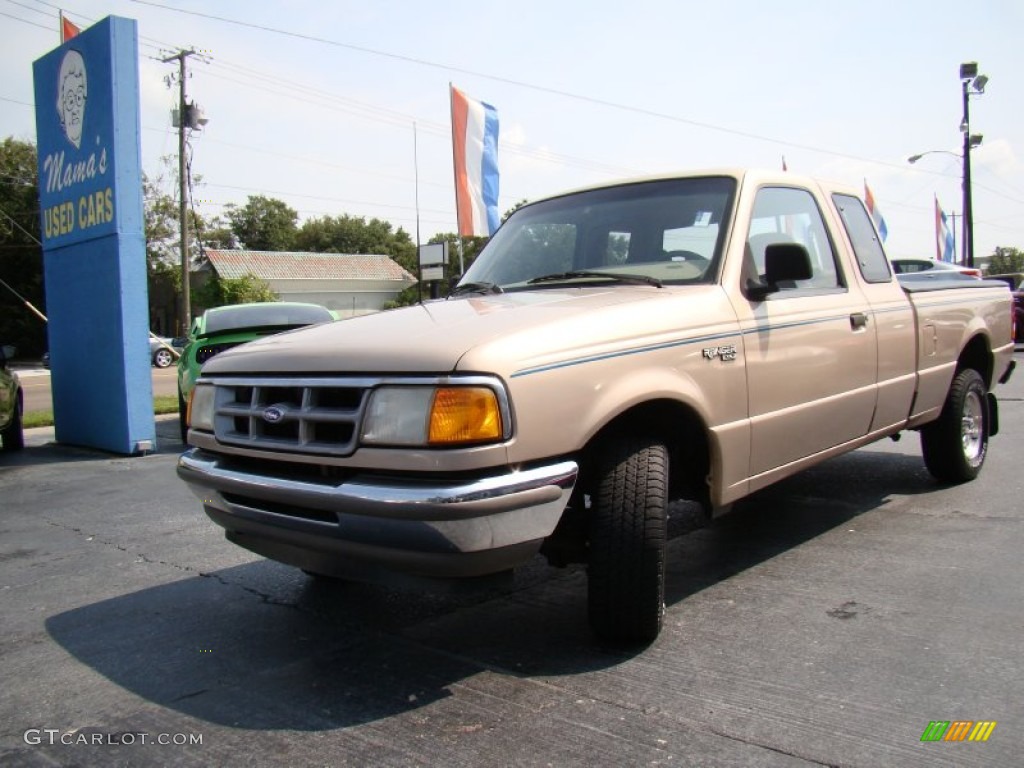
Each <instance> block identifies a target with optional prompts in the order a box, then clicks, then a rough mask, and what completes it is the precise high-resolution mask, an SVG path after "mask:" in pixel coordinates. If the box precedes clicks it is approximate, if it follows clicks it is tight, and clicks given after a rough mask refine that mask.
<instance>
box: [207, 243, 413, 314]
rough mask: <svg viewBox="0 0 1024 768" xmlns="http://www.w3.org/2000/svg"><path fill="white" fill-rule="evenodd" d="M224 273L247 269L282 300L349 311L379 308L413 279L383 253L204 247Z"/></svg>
mask: <svg viewBox="0 0 1024 768" xmlns="http://www.w3.org/2000/svg"><path fill="white" fill-rule="evenodd" d="M206 257H207V258H208V259H209V263H210V267H211V268H212V269H213V270H214V271H215V272H216V273H217V275H219V276H220V277H222V278H229V279H235V278H239V277H244V276H245V275H247V274H251V275H254V276H255V277H257V278H259V279H260V280H263V281H264V282H266V283H267V284H268V285H269V286H270V289H271V290H272V291H274V293H276V294H277V295H278V296H279V297H280V298H281V301H307V302H312V303H313V304H321V305H323V306H325V307H327V308H328V309H333V310H335V311H337V312H338V314H339V315H340V316H341V317H352V316H355V315H365V314H369V313H370V312H377V311H379V310H380V309H382V308H383V306H384V304H385V302H388V301H392V300H394V299H395V298H396V297H397V296H398V294H399V293H401V292H402V291H403V290H405V289H406V288H408V287H410V286H412V285H415V284H416V278H415V277H413V275H411V274H409V272H407V271H406V270H405V269H403V268H402V267H401V265H399V264H398V263H397V262H395V261H394V260H393V259H392V258H391V257H390V256H385V255H383V254H354V253H297V252H287V251H246V250H231V251H217V250H210V249H207V250H206Z"/></svg>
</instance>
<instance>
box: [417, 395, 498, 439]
mask: <svg viewBox="0 0 1024 768" xmlns="http://www.w3.org/2000/svg"><path fill="white" fill-rule="evenodd" d="M501 435H502V424H501V411H500V410H499V408H498V398H497V397H496V396H495V394H494V392H493V391H492V390H490V389H488V388H487V387H438V388H437V390H436V391H435V392H434V402H433V403H432V404H431V408H430V433H429V436H428V438H427V441H428V443H429V444H430V445H451V444H453V443H479V442H484V441H487V440H499V439H501Z"/></svg>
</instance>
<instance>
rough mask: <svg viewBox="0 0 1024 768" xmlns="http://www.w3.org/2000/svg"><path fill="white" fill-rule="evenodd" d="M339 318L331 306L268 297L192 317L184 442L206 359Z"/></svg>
mask: <svg viewBox="0 0 1024 768" xmlns="http://www.w3.org/2000/svg"><path fill="white" fill-rule="evenodd" d="M336 319H337V317H336V316H335V314H334V313H333V312H331V310H329V309H327V308H326V307H322V306H320V305H319V304H301V303H298V302H290V301H269V302H257V303H252V304H232V305H230V306H226V307H215V308H213V309H208V310H206V311H205V312H204V313H203V314H202V315H200V316H199V317H197V318H196V319H195V320H193V321H192V329H191V332H190V333H189V339H188V344H187V345H186V346H185V349H184V351H183V352H182V353H181V357H180V358H179V359H178V418H179V421H180V424H181V440H182V442H185V436H186V434H187V433H188V425H187V421H186V419H187V413H188V398H189V395H191V394H192V389H193V388H194V387H195V384H196V379H198V378H199V370H200V368H202V366H203V363H205V362H206V361H207V360H209V359H210V358H211V357H213V356H214V355H217V354H220V353H221V352H224V351H225V350H228V349H231V348H232V347H237V346H239V345H240V344H245V343H246V342H248V341H255V340H256V339H260V338H263V337H264V336H270V335H273V334H275V333H281V332H283V331H290V330H294V329H295V328H302V327H303V326H306V325H314V324H316V323H329V322H332V321H333V320H336Z"/></svg>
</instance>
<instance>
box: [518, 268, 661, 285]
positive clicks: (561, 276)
mask: <svg viewBox="0 0 1024 768" xmlns="http://www.w3.org/2000/svg"><path fill="white" fill-rule="evenodd" d="M578 277H603V278H605V279H606V280H614V281H615V282H617V283H635V284H643V285H653V286H655V287H656V288H661V287H662V282H661V280H659V279H658V278H656V277H651V276H650V275H623V274H620V273H618V272H591V271H589V270H575V271H572V272H554V273H552V274H550V275H541V276H540V277H535V278H533V279H532V280H527V281H526V283H527V285H536V284H537V283H557V282H561V281H562V280H574V279H576V278H578Z"/></svg>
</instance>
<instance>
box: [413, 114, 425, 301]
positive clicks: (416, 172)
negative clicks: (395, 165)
mask: <svg viewBox="0 0 1024 768" xmlns="http://www.w3.org/2000/svg"><path fill="white" fill-rule="evenodd" d="M412 169H413V179H414V181H413V186H414V195H415V198H416V279H417V281H418V282H419V284H420V286H422V285H423V265H422V264H421V263H420V155H419V138H418V135H417V133H416V121H415V120H413V121H412ZM416 293H417V296H418V298H419V300H420V302H421V303H422V301H423V291H422V290H420V289H419V288H417V289H416Z"/></svg>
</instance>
